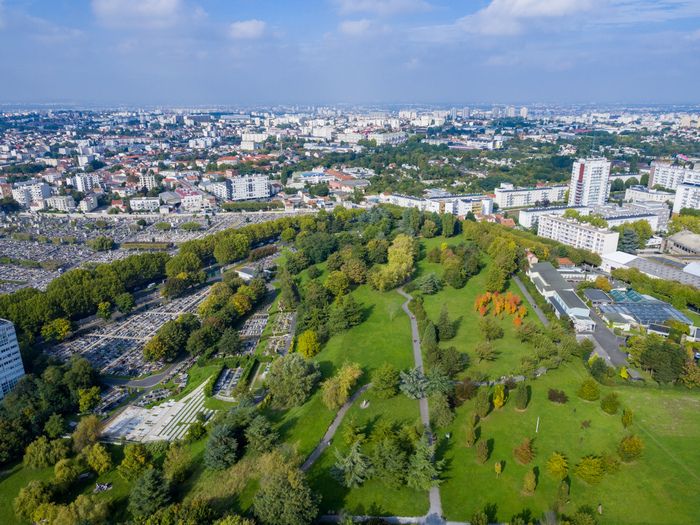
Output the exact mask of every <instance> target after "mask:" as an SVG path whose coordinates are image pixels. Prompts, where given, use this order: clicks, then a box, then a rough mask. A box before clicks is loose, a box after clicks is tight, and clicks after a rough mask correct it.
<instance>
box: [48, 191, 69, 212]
mask: <svg viewBox="0 0 700 525" xmlns="http://www.w3.org/2000/svg"><path fill="white" fill-rule="evenodd" d="M46 206H47V207H49V208H52V209H54V210H58V211H65V212H71V211H75V200H74V199H73V197H72V196H70V195H54V196H53V197H49V198H48V199H46Z"/></svg>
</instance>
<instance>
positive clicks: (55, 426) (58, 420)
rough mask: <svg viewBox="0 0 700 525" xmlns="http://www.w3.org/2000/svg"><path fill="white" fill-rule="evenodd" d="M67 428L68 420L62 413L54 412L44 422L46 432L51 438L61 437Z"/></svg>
mask: <svg viewBox="0 0 700 525" xmlns="http://www.w3.org/2000/svg"><path fill="white" fill-rule="evenodd" d="M65 430H66V422H65V420H64V419H63V416H62V415H61V414H56V413H53V414H51V416H49V419H47V420H46V423H45V424H44V432H46V435H47V436H48V437H49V438H51V439H56V438H57V437H61V436H62V435H63V433H64V432H65Z"/></svg>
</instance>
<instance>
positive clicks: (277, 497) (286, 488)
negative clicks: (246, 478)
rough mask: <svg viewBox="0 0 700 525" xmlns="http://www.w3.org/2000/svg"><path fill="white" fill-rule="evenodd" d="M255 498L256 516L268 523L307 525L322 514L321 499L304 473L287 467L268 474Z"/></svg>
mask: <svg viewBox="0 0 700 525" xmlns="http://www.w3.org/2000/svg"><path fill="white" fill-rule="evenodd" d="M261 485H262V486H261V487H260V490H258V492H257V494H256V495H255V499H254V500H253V510H254V512H255V516H256V517H257V518H258V520H259V521H260V522H261V523H262V524H264V525H307V524H308V523H311V522H313V520H314V519H315V518H316V515H317V514H318V506H317V498H316V496H315V495H314V494H313V492H312V491H311V489H310V488H309V486H308V484H307V482H306V478H305V477H304V474H303V473H302V472H301V471H300V470H298V469H294V468H290V467H287V466H284V467H281V468H277V469H275V470H274V471H273V472H272V473H270V474H268V475H267V476H264V478H263V480H262V482H261Z"/></svg>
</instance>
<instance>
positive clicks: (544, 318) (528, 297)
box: [513, 275, 549, 327]
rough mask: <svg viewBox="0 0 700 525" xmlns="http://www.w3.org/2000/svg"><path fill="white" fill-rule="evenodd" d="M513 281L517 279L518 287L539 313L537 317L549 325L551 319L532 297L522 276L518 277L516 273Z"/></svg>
mask: <svg viewBox="0 0 700 525" xmlns="http://www.w3.org/2000/svg"><path fill="white" fill-rule="evenodd" d="M513 281H515V284H517V285H518V288H520V291H521V292H522V294H523V295H524V296H525V299H527V302H528V303H530V306H531V307H532V309H533V310H534V312H535V315H537V317H538V318H539V320H540V321H541V322H542V324H543V325H545V326H547V327H549V319H547V316H546V315H544V312H543V311H542V310H541V309H540V307H539V306H537V303H536V302H535V299H534V298H533V297H532V295H530V292H528V291H527V288H525V285H524V284H523V282H522V281H521V280H520V277H518V276H517V275H514V276H513Z"/></svg>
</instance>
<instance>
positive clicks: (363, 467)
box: [333, 441, 372, 488]
mask: <svg viewBox="0 0 700 525" xmlns="http://www.w3.org/2000/svg"><path fill="white" fill-rule="evenodd" d="M371 475H372V464H371V463H370V460H369V458H368V457H367V456H365V455H364V454H363V453H362V452H361V451H360V442H359V441H355V442H354V443H353V444H352V446H351V447H350V450H349V451H348V453H347V454H346V455H343V454H341V453H340V451H339V450H338V449H336V450H335V465H334V466H333V476H334V477H335V479H336V480H338V482H339V483H340V484H341V485H343V486H344V487H347V488H356V487H359V486H360V485H362V484H363V483H364V482H365V481H367V479H368V478H369V477H370V476H371Z"/></svg>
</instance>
